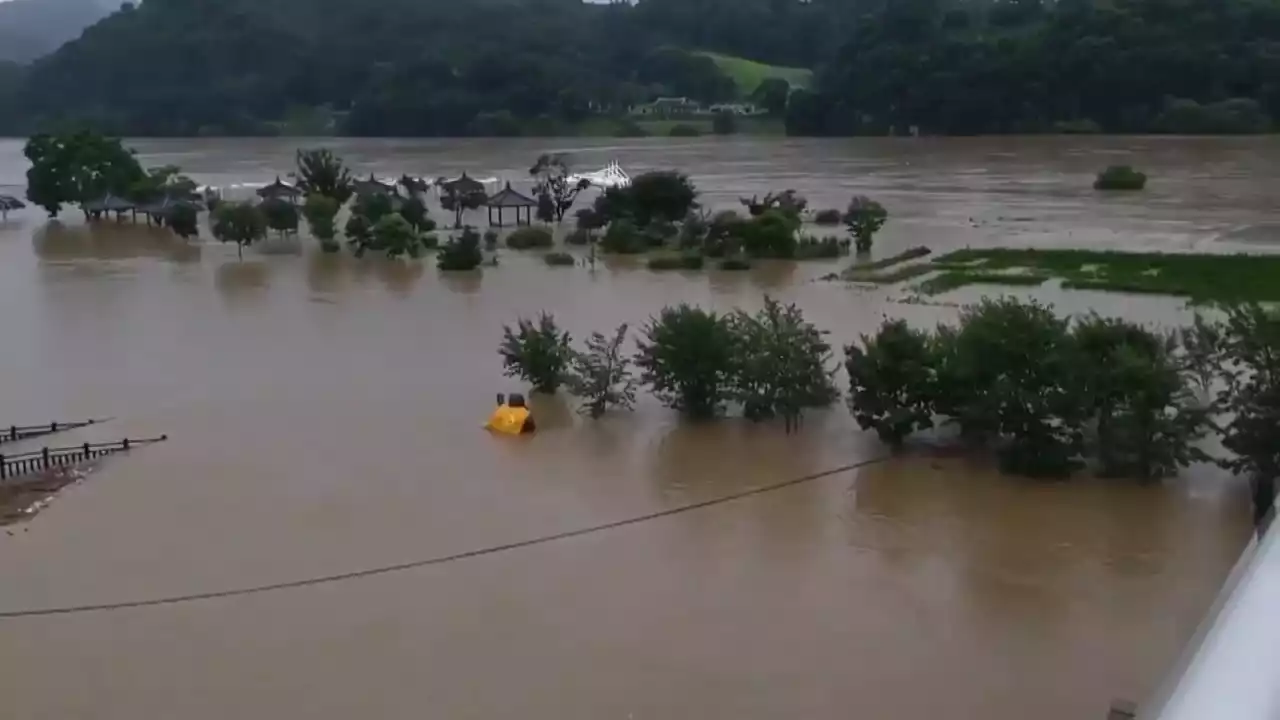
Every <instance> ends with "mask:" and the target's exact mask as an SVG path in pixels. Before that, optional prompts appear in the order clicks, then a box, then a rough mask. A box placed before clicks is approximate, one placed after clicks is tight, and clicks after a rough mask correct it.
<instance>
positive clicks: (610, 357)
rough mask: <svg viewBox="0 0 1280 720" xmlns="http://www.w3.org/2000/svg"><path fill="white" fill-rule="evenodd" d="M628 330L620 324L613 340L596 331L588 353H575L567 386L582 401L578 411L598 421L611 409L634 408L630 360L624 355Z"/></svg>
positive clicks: (634, 399)
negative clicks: (623, 350) (623, 344)
mask: <svg viewBox="0 0 1280 720" xmlns="http://www.w3.org/2000/svg"><path fill="white" fill-rule="evenodd" d="M627 329H628V328H627V324H626V323H623V324H622V325H619V326H618V329H617V330H615V331H614V333H613V337H612V338H606V337H605V336H604V335H603V334H601V333H598V332H593V333H591V336H590V337H588V338H587V349H586V351H575V352H574V353H573V357H572V361H571V363H572V364H571V369H570V372H569V378H568V384H569V390H570V391H571V392H573V394H574V395H577V396H579V397H581V398H583V404H582V406H581V407H580V408H579V412H582V413H584V414H586V415H588V416H590V417H592V418H598V417H600V416H602V415H604V414H605V413H606V412H607V411H608V410H609V408H611V407H619V408H622V409H624V410H630V409H631V408H632V406H634V405H635V402H636V380H635V378H634V377H633V376H632V374H631V359H630V358H628V357H627V356H626V355H623V354H622V343H623V342H625V341H626V339H627Z"/></svg>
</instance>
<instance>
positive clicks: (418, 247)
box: [356, 213, 422, 258]
mask: <svg viewBox="0 0 1280 720" xmlns="http://www.w3.org/2000/svg"><path fill="white" fill-rule="evenodd" d="M372 237H373V243H372V244H371V245H370V246H369V247H368V248H367V249H369V250H379V251H382V252H385V253H386V254H387V257H389V258H397V257H401V256H408V257H411V258H416V257H420V256H421V255H422V242H421V241H420V240H419V238H418V231H417V230H414V229H413V226H412V225H410V224H409V221H408V220H405V219H404V218H403V217H401V216H400V215H398V214H395V213H392V214H391V215H385V216H383V217H382V219H381V220H379V221H378V222H377V223H375V224H374V226H373V234H372ZM365 249H366V248H364V247H358V248H356V257H360V256H361V255H363V254H364V251H365Z"/></svg>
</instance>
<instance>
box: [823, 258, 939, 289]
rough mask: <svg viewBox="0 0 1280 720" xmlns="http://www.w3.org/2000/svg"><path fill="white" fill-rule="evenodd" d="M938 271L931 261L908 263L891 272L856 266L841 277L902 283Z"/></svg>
mask: <svg viewBox="0 0 1280 720" xmlns="http://www.w3.org/2000/svg"><path fill="white" fill-rule="evenodd" d="M937 271H938V268H936V267H934V266H933V265H930V264H929V263H923V264H921V265H908V266H906V267H902V268H898V269H897V270H891V271H889V272H877V271H875V270H867V271H864V270H862V269H861V268H856V269H854V270H846V271H845V274H844V276H843V277H842V278H841V279H843V280H849V281H851V282H860V283H875V284H876V285H893V284H894V283H900V282H903V281H904V280H914V279H916V278H918V277H920V276H921V275H928V274H929V273H932V272H937Z"/></svg>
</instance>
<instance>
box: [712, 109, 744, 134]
mask: <svg viewBox="0 0 1280 720" xmlns="http://www.w3.org/2000/svg"><path fill="white" fill-rule="evenodd" d="M711 132H713V133H715V134H717V135H732V134H734V133H736V132H738V116H737V115H734V114H733V113H731V112H718V113H716V114H715V115H714V116H713V117H712V118H711Z"/></svg>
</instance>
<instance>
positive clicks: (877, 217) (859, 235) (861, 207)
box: [844, 195, 889, 253]
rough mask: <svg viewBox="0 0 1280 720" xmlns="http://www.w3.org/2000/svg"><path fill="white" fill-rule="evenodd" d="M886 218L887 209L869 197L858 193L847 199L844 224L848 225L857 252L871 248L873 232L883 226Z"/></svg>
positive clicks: (887, 217)
mask: <svg viewBox="0 0 1280 720" xmlns="http://www.w3.org/2000/svg"><path fill="white" fill-rule="evenodd" d="M888 219H889V211H887V210H885V209H884V206H883V205H881V204H880V203H878V202H876V201H875V200H872V199H871V198H869V197H864V196H862V195H858V196H855V197H854V198H853V199H852V200H850V201H849V208H848V209H847V210H845V213H844V224H845V225H847V226H848V227H849V232H850V234H852V235H853V242H854V247H856V248H857V249H858V252H860V253H864V252H868V251H870V250H871V244H872V242H873V240H874V239H875V234H876V233H877V232H879V231H880V228H882V227H884V223H885V221H886V220H888Z"/></svg>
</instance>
